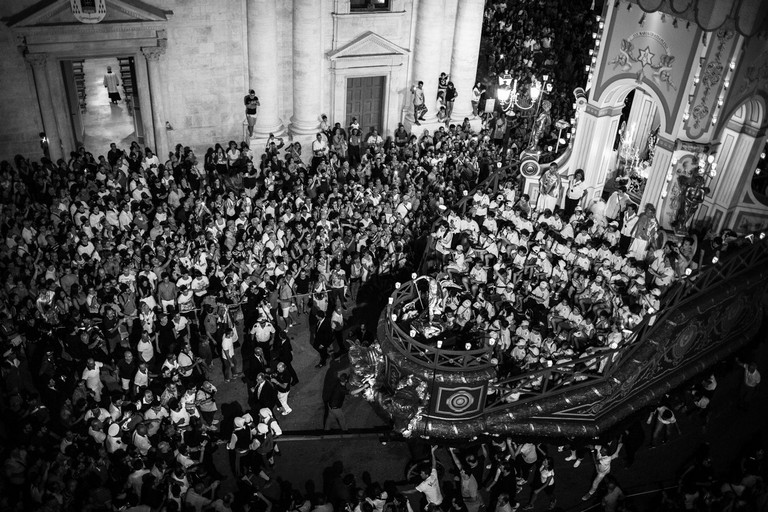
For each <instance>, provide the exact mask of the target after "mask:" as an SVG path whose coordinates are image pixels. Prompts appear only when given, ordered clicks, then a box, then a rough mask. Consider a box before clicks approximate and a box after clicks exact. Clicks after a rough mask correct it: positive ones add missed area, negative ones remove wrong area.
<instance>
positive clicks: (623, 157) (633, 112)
mask: <svg viewBox="0 0 768 512" xmlns="http://www.w3.org/2000/svg"><path fill="white" fill-rule="evenodd" d="M660 126H661V118H660V113H659V108H658V106H657V105H656V102H655V101H654V99H653V98H652V97H651V96H649V95H647V94H645V93H644V92H643V91H642V90H641V89H634V90H631V91H629V93H628V94H627V95H626V97H625V98H624V102H623V107H622V110H621V116H620V117H619V122H618V126H617V130H616V136H615V139H614V145H613V150H614V153H613V157H612V159H613V164H612V165H611V167H612V168H613V169H615V171H614V172H613V173H611V174H610V175H609V176H608V179H607V181H606V185H605V188H604V189H603V196H604V197H608V196H609V195H610V194H611V193H612V192H613V191H614V190H616V189H617V188H618V187H620V186H624V187H625V188H626V191H627V193H628V194H629V197H630V199H631V200H632V201H633V202H634V203H635V204H640V201H641V198H642V197H643V193H644V192H645V185H646V183H647V181H648V173H649V171H650V168H651V164H652V163H653V157H654V153H655V149H656V141H657V140H658V136H659V128H660Z"/></svg>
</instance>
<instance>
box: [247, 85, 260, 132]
mask: <svg viewBox="0 0 768 512" xmlns="http://www.w3.org/2000/svg"><path fill="white" fill-rule="evenodd" d="M243 103H245V119H246V120H247V121H248V137H249V138H250V137H253V127H254V126H255V125H256V117H257V116H258V114H259V106H260V105H261V104H260V103H259V98H257V97H256V91H254V90H253V89H251V90H250V91H248V95H247V96H246V97H245V98H244V99H243Z"/></svg>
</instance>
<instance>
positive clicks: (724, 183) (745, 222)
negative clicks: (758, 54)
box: [697, 96, 768, 231]
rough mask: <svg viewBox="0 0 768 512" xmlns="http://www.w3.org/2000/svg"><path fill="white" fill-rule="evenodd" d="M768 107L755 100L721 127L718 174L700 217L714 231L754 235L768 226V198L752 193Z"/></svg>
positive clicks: (767, 127)
mask: <svg viewBox="0 0 768 512" xmlns="http://www.w3.org/2000/svg"><path fill="white" fill-rule="evenodd" d="M767 107H768V105H767V104H766V100H765V98H763V97H762V96H753V97H751V98H748V99H746V100H744V101H743V102H742V103H741V104H740V105H738V106H737V107H736V108H735V109H734V110H733V113H732V115H731V116H730V118H729V119H728V120H727V121H726V122H725V123H723V124H722V125H721V128H720V133H719V134H718V137H717V140H718V141H719V150H718V154H717V169H718V174H717V176H716V177H715V178H714V179H713V180H712V184H711V187H710V188H711V189H712V195H711V196H710V197H708V198H706V199H705V201H704V203H703V204H702V208H701V210H700V212H699V215H698V216H697V217H698V219H700V220H703V221H705V222H706V223H707V224H711V226H712V228H713V229H715V230H720V229H724V228H732V229H735V230H737V231H753V230H756V229H759V228H762V227H765V226H766V225H768V198H765V197H763V196H761V195H760V194H758V193H755V191H754V190H753V189H752V179H753V176H754V172H755V168H756V165H757V162H758V160H759V159H760V153H761V151H762V150H763V147H764V145H765V142H766V137H767V135H766V132H767V130H768V115H767V112H768V108H767Z"/></svg>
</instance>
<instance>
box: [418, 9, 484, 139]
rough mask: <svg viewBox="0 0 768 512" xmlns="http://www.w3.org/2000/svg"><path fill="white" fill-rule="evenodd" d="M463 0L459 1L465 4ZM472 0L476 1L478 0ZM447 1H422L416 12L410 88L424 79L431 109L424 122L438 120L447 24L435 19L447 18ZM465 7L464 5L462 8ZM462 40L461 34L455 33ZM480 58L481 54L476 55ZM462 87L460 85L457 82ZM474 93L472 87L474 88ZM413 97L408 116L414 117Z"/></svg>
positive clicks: (425, 96)
mask: <svg viewBox="0 0 768 512" xmlns="http://www.w3.org/2000/svg"><path fill="white" fill-rule="evenodd" d="M462 3H463V0H462V1H461V2H459V4H462ZM470 3H472V4H474V3H475V2H474V0H471V1H470ZM444 7H445V0H420V1H419V7H418V10H417V12H416V40H415V42H414V45H413V47H414V53H413V69H412V70H411V82H410V83H409V84H408V86H409V88H410V87H411V86H413V85H416V84H417V83H418V82H420V81H421V82H424V102H425V104H426V105H427V108H428V109H429V110H428V111H427V113H426V115H425V116H424V123H425V124H426V123H431V122H434V121H435V119H436V118H437V112H435V101H436V99H437V79H438V78H440V47H441V43H442V39H443V27H442V26H441V25H440V23H436V22H435V20H441V19H443V10H444ZM459 9H461V7H459ZM454 39H455V40H456V41H460V38H459V35H458V34H456V35H455V36H454ZM475 61H477V56H475ZM457 87H458V85H457ZM470 92H471V88H470ZM412 99H413V97H412V96H410V94H409V95H408V102H407V105H408V109H409V113H408V118H409V119H413V102H412Z"/></svg>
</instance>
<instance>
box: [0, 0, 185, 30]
mask: <svg viewBox="0 0 768 512" xmlns="http://www.w3.org/2000/svg"><path fill="white" fill-rule="evenodd" d="M106 11H107V12H106V15H105V16H104V19H102V20H101V21H100V22H99V23H104V24H108V23H131V22H147V21H167V20H168V19H169V18H170V17H171V16H172V15H173V11H166V10H163V9H159V8H157V7H154V6H152V5H149V4H147V3H145V2H142V1H141V0H106ZM4 21H5V23H6V24H7V25H8V26H9V27H12V28H25V27H49V26H62V25H64V26H67V25H81V24H82V23H81V22H80V21H79V20H78V19H77V18H75V16H74V14H72V7H71V4H70V0H42V1H41V2H38V3H36V4H35V5H32V6H30V7H29V8H27V9H24V10H23V11H21V12H18V13H16V14H14V15H13V16H10V17H8V18H6V19H5V20H4Z"/></svg>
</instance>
